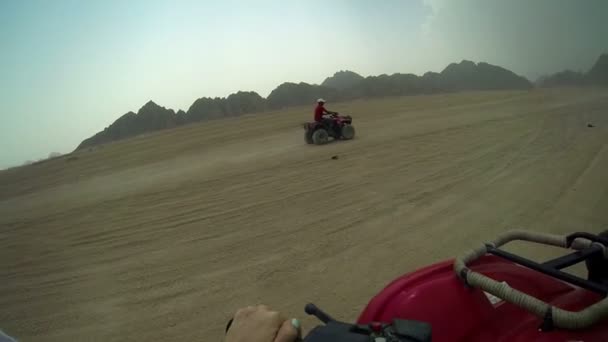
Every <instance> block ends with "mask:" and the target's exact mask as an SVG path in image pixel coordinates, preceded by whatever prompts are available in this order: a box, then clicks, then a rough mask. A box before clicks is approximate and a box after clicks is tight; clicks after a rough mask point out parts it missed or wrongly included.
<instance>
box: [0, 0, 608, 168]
mask: <svg viewBox="0 0 608 342" xmlns="http://www.w3.org/2000/svg"><path fill="white" fill-rule="evenodd" d="M607 36H608V1H603V0H580V1H574V0H572V1H569V0H536V1H527V0H508V1H507V0H496V1H492V0H453V1H451V0H402V1H399V0H383V1H372V0H369V1H367V0H326V1H318V0H293V1H290V0H284V1H279V0H277V1H269V0H268V1H245V0H243V1H219V0H218V1H201V0H199V1H180V0H176V1H158V0H157V1H154V0H152V1H143V0H127V1H114V0H103V1H102V0H88V1H79V0H78V1H77V0H53V1H44V0H41V1H32V0H0V51H1V53H0V115H2V126H0V148H1V149H0V168H2V167H7V166H12V165H19V164H21V163H22V162H23V161H25V160H27V159H38V158H42V157H45V156H47V155H48V153H50V152H53V151H58V152H63V153H65V152H69V151H71V150H73V149H74V148H75V147H76V146H77V145H78V143H79V142H80V141H82V140H83V139H84V138H87V137H89V136H91V135H92V134H94V133H96V132H97V131H100V130H102V129H103V128H104V127H106V126H108V125H109V124H110V123H112V122H113V121H114V120H115V119H116V118H118V117H119V116H120V115H122V114H124V113H125V112H127V111H137V110H138V109H139V108H140V107H141V106H142V105H143V104H144V103H145V102H147V101H148V100H153V101H155V102H156V103H158V104H160V105H162V106H166V107H169V108H173V109H176V110H177V109H184V110H187V109H188V107H189V106H190V104H191V103H192V102H193V101H194V100H195V99H197V98H199V97H203V96H226V95H228V94H229V93H231V92H235V91H238V90H254V91H257V92H259V93H260V94H261V95H263V96H266V95H268V93H269V92H270V91H271V90H272V89H273V88H274V87H276V86H277V85H279V84H280V83H282V82H285V81H304V82H309V83H320V82H321V81H322V80H323V79H324V78H325V77H327V76H330V75H331V74H333V73H334V72H335V71H337V70H341V69H350V70H353V71H356V72H359V73H360V74H362V75H365V76H367V75H372V74H380V73H389V74H390V73H394V72H412V73H416V74H422V73H424V72H425V71H428V70H433V71H439V70H441V69H442V68H443V67H445V66H446V65H447V64H448V63H449V62H452V61H460V60H461V59H471V60H474V61H481V60H483V61H487V62H490V63H493V64H499V65H502V66H505V67H507V68H510V69H511V70H513V71H515V72H516V73H519V74H522V75H525V76H528V77H530V78H535V77H537V76H539V75H540V74H543V73H549V72H555V71H558V70H561V69H564V68H570V69H575V70H578V69H587V68H589V67H590V66H591V64H592V63H593V62H594V60H595V59H596V58H597V56H598V55H599V54H600V53H601V52H608V45H607V44H608V39H606V37H607Z"/></svg>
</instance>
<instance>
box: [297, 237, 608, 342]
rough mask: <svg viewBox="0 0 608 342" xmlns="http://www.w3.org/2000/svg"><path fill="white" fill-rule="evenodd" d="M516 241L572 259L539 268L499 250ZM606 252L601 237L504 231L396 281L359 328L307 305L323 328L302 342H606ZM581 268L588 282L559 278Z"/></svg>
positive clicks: (363, 315) (367, 311)
mask: <svg viewBox="0 0 608 342" xmlns="http://www.w3.org/2000/svg"><path fill="white" fill-rule="evenodd" d="M515 240H523V241H529V242H534V243H539V244H545V245H551V246H558V247H563V248H568V249H572V250H574V252H572V253H570V254H567V255H564V256H561V257H558V258H556V259H552V260H549V261H546V262H543V263H538V262H535V261H532V260H529V259H526V258H523V257H521V256H519V255H516V254H512V253H510V252H507V251H506V250H504V249H500V248H499V247H500V246H502V245H504V244H506V243H508V242H511V241H515ZM607 247H608V239H606V238H605V237H604V236H603V235H600V236H597V235H593V234H589V233H574V234H570V235H567V236H560V235H552V234H543V233H533V232H528V231H522V230H514V231H509V232H506V233H505V234H503V235H501V236H499V237H498V238H497V239H496V240H494V241H492V242H490V243H486V244H483V245H481V246H479V247H477V248H475V249H472V250H470V251H468V252H466V253H465V254H463V255H462V256H460V257H457V258H456V259H454V260H448V261H444V262H440V263H437V264H434V265H430V266H427V267H425V268H422V269H419V270H417V271H414V272H412V273H410V274H406V275H403V276H401V277H400V278H397V279H395V280H394V281H393V282H391V283H390V284H389V285H388V286H386V287H385V288H384V289H383V290H382V291H380V293H378V294H377V295H376V296H375V297H374V298H372V299H371V301H370V302H369V303H368V304H367V307H366V308H365V309H364V310H363V312H362V313H361V314H360V316H359V318H358V320H357V323H356V324H350V323H344V322H340V321H337V320H335V319H333V318H331V317H330V316H329V315H327V314H326V313H324V312H323V311H321V310H320V309H319V308H317V307H316V306H315V305H313V304H308V305H306V307H305V312H306V313H308V314H310V315H314V316H316V317H317V318H319V319H320V320H321V321H322V322H323V323H325V324H324V325H319V326H317V327H315V328H313V329H312V330H311V331H310V332H309V333H308V335H307V336H306V337H304V342H369V341H378V342H379V341H384V342H428V341H431V340H432V341H435V342H444V341H445V342H447V341H450V342H464V341H467V342H479V341H492V342H506V341H509V342H523V341H526V342H527V341H540V342H557V341H560V342H579V341H584V342H595V341H597V342H599V341H608V298H606V294H607V293H608V277H607V275H608V261H607V259H606V257H607V256H608V253H607V252H608V249H607ZM583 261H584V262H585V263H586V266H587V271H588V276H587V279H584V278H581V277H578V276H574V275H572V274H570V273H566V272H563V271H562V269H564V268H566V267H569V266H572V265H575V264H578V263H581V262H583Z"/></svg>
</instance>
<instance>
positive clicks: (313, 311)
mask: <svg viewBox="0 0 608 342" xmlns="http://www.w3.org/2000/svg"><path fill="white" fill-rule="evenodd" d="M304 312H306V313H307V314H309V315H311V316H315V317H317V318H318V319H319V320H320V321H321V322H323V323H325V324H327V323H329V322H335V321H336V320H335V319H333V318H332V317H331V316H330V315H328V314H326V313H325V312H323V310H321V309H319V308H318V307H317V306H316V305H314V304H313V303H308V304H306V306H305V307H304Z"/></svg>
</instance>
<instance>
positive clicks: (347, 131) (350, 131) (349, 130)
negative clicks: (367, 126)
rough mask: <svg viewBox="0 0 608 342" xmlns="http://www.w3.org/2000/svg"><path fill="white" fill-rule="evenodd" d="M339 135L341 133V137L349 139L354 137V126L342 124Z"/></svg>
mask: <svg viewBox="0 0 608 342" xmlns="http://www.w3.org/2000/svg"><path fill="white" fill-rule="evenodd" d="M340 135H342V138H344V139H346V140H350V139H352V138H354V137H355V127H353V126H352V125H349V124H345V125H344V126H342V129H341V132H340Z"/></svg>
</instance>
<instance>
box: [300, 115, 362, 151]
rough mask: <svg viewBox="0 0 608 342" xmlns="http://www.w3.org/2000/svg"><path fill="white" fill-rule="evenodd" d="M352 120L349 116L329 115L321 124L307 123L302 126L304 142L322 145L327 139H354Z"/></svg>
mask: <svg viewBox="0 0 608 342" xmlns="http://www.w3.org/2000/svg"><path fill="white" fill-rule="evenodd" d="M352 122H353V119H352V118H351V117H350V115H345V116H342V115H338V114H337V113H335V114H331V118H330V119H325V120H323V121H321V122H316V121H315V122H307V123H305V124H304V140H305V141H306V143H307V144H315V145H323V144H326V143H328V142H329V138H330V137H331V138H334V139H335V140H339V139H344V140H350V139H352V138H354V137H355V128H354V127H353V126H352Z"/></svg>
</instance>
